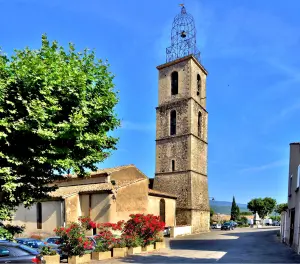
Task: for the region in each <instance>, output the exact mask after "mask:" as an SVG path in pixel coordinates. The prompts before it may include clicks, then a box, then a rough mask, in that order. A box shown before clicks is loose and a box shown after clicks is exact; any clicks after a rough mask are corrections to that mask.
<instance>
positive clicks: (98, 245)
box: [94, 240, 110, 252]
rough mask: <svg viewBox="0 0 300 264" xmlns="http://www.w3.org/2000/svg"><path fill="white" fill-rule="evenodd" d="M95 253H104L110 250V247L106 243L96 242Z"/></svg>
mask: <svg viewBox="0 0 300 264" xmlns="http://www.w3.org/2000/svg"><path fill="white" fill-rule="evenodd" d="M96 242H97V243H96V246H95V250H94V251H95V252H106V251H109V250H110V246H109V244H108V243H107V242H106V241H101V240H96Z"/></svg>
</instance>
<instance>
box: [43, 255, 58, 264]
mask: <svg viewBox="0 0 300 264" xmlns="http://www.w3.org/2000/svg"><path fill="white" fill-rule="evenodd" d="M43 258H44V260H45V264H59V263H60V255H58V254H56V255H52V256H45V255H44V256H43Z"/></svg>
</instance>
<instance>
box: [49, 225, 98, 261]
mask: <svg viewBox="0 0 300 264" xmlns="http://www.w3.org/2000/svg"><path fill="white" fill-rule="evenodd" d="M85 230H86V229H85V228H84V227H83V226H82V225H81V224H80V223H75V222H74V223H70V224H69V225H68V226H67V227H66V228H64V227H61V228H58V229H55V230H54V231H55V233H56V235H57V236H59V237H60V238H61V241H62V243H61V245H60V248H61V250H62V252H64V253H65V254H66V255H68V263H69V264H81V263H89V262H90V260H91V254H87V251H88V250H91V249H92V248H93V246H92V242H91V241H90V240H89V239H88V238H87V237H86V236H85Z"/></svg>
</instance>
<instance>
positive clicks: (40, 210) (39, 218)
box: [36, 203, 43, 229]
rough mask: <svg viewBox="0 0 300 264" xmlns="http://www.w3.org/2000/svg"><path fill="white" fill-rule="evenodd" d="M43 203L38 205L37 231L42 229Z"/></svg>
mask: <svg viewBox="0 0 300 264" xmlns="http://www.w3.org/2000/svg"><path fill="white" fill-rule="evenodd" d="M42 222H43V221H42V203H37V204H36V224H37V229H42Z"/></svg>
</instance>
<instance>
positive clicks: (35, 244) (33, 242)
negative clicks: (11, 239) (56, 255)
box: [15, 237, 45, 248]
mask: <svg viewBox="0 0 300 264" xmlns="http://www.w3.org/2000/svg"><path fill="white" fill-rule="evenodd" d="M15 240H16V241H17V243H19V244H23V245H26V246H28V247H32V248H40V247H42V246H45V243H44V242H43V241H41V240H38V239H34V238H23V237H22V238H16V239H15Z"/></svg>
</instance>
